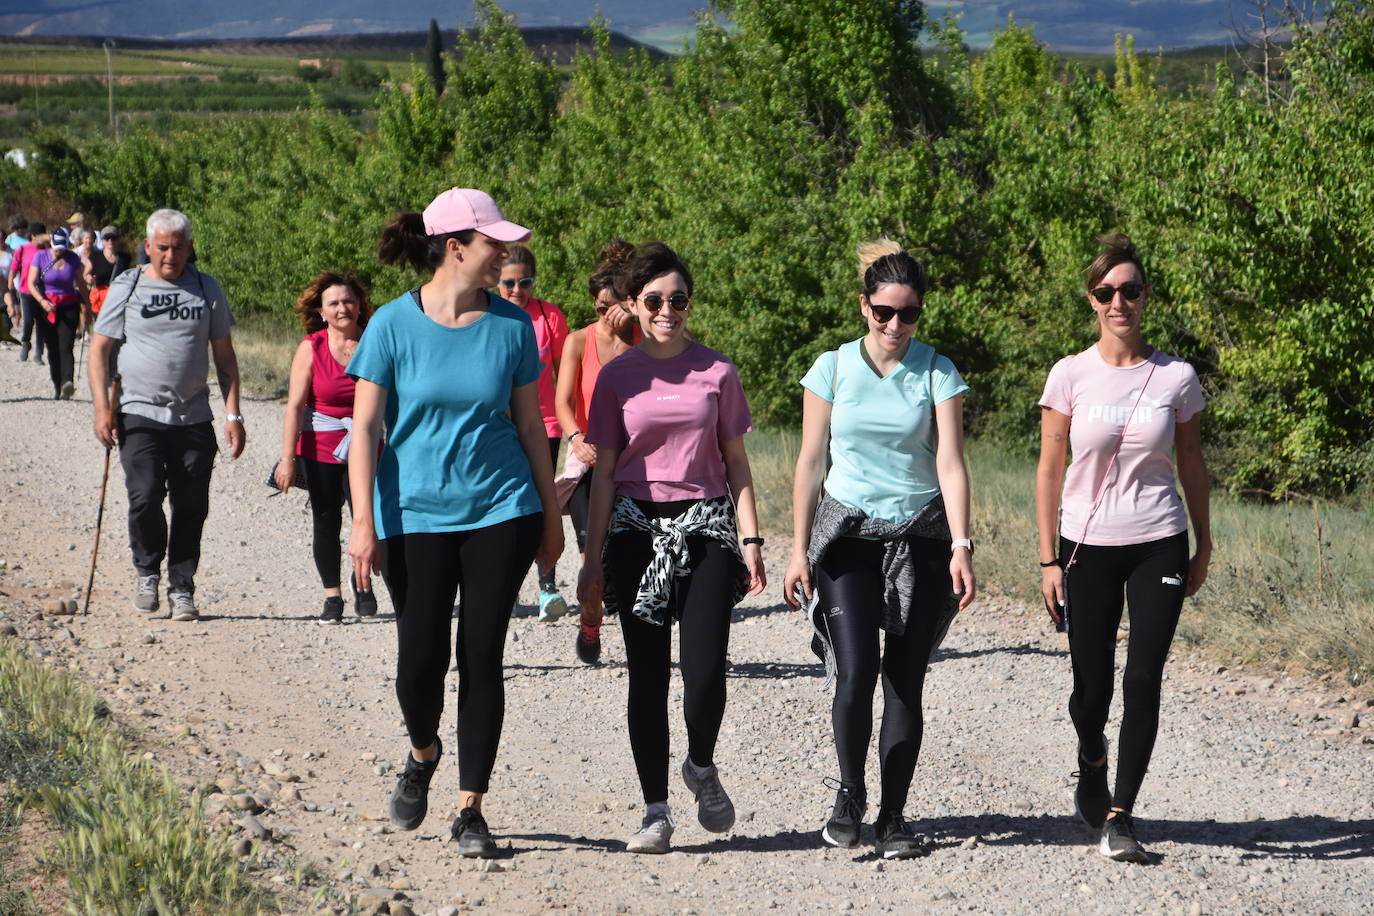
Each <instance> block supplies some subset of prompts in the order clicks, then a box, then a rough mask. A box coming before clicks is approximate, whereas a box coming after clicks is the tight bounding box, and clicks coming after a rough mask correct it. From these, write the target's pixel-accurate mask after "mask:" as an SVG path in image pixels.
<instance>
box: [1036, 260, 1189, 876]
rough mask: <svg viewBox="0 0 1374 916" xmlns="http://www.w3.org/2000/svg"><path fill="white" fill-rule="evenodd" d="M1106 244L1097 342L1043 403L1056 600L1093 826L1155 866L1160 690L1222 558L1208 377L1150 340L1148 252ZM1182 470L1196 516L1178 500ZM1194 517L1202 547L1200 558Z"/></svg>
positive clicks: (1051, 597) (1041, 498)
mask: <svg viewBox="0 0 1374 916" xmlns="http://www.w3.org/2000/svg"><path fill="white" fill-rule="evenodd" d="M1101 241H1102V245H1103V248H1102V253H1101V254H1100V255H1098V257H1097V260H1095V261H1093V263H1092V266H1091V267H1090V268H1089V270H1088V284H1087V290H1088V304H1089V306H1091V307H1092V309H1093V312H1094V313H1095V314H1096V316H1097V326H1098V339H1097V343H1095V344H1093V345H1092V346H1091V347H1089V348H1088V349H1086V350H1084V351H1083V352H1082V353H1078V354H1075V355H1073V356H1068V357H1065V358H1064V359H1061V360H1060V361H1059V362H1058V363H1056V364H1055V366H1054V368H1053V369H1051V370H1050V375H1049V379H1048V380H1047V381H1046V382H1045V393H1044V394H1043V395H1042V396H1041V398H1040V406H1041V408H1042V412H1041V440H1040V465H1039V468H1038V470H1037V472H1036V480H1035V505H1036V522H1037V525H1038V528H1039V532H1040V567H1041V570H1042V574H1043V576H1042V578H1043V581H1042V583H1041V593H1042V594H1043V596H1044V599H1045V608H1046V610H1048V611H1049V614H1050V616H1051V617H1052V618H1054V620H1055V622H1056V623H1057V624H1059V625H1061V626H1063V627H1064V628H1066V629H1067V630H1068V634H1069V656H1070V658H1071V660H1072V662H1073V693H1072V695H1071V696H1070V697H1069V715H1070V717H1071V718H1072V719H1073V724H1074V729H1075V730H1076V731H1077V733H1078V770H1077V772H1076V773H1075V775H1076V776H1077V777H1078V789H1077V792H1076V795H1075V807H1076V808H1077V811H1078V816H1079V817H1080V818H1081V819H1082V820H1083V821H1084V822H1085V823H1086V824H1087V825H1088V826H1089V827H1091V828H1093V829H1094V830H1098V831H1100V836H1099V838H1098V851H1099V852H1101V853H1102V855H1104V856H1106V857H1108V858H1110V859H1115V860H1117V861H1124V862H1148V861H1149V856H1148V855H1147V854H1146V852H1145V850H1144V848H1143V847H1142V846H1141V845H1140V842H1139V841H1138V840H1137V839H1136V836H1135V829H1134V824H1133V822H1132V820H1131V808H1132V806H1133V805H1134V804H1135V799H1136V794H1137V793H1138V792H1139V791H1140V784H1141V782H1142V781H1143V780H1144V778H1145V771H1146V769H1147V768H1148V766H1149V763H1150V754H1151V752H1152V751H1153V749H1154V743H1155V735H1156V733H1157V732H1158V730H1159V705H1160V682H1161V681H1162V679H1163V675H1164V662H1165V659H1166V658H1167V657H1168V654H1169V644H1170V643H1171V642H1172V641H1173V638H1174V630H1175V628H1176V627H1177V626H1178V618H1179V613H1180V611H1181V610H1182V609H1183V599H1184V598H1186V597H1188V596H1190V595H1192V594H1193V593H1194V592H1196V591H1197V590H1198V588H1199V587H1201V585H1202V583H1203V580H1205V579H1206V578H1207V564H1208V561H1209V559H1210V558H1211V554H1212V533H1211V528H1210V526H1209V523H1208V492H1207V468H1206V466H1205V465H1204V464H1203V460H1202V440H1201V435H1200V433H1199V418H1198V415H1199V413H1200V412H1201V411H1202V406H1203V400H1202V388H1201V386H1200V385H1199V384H1198V379H1197V373H1196V372H1194V371H1193V367H1192V366H1190V365H1188V363H1186V362H1185V361H1183V360H1181V359H1179V358H1178V357H1175V356H1169V355H1167V354H1165V353H1161V352H1160V351H1159V350H1157V349H1155V348H1154V347H1152V346H1150V345H1149V344H1147V343H1146V342H1145V340H1144V338H1143V336H1142V335H1141V331H1140V317H1141V313H1142V312H1143V311H1144V309H1145V306H1146V304H1147V303H1148V302H1149V298H1150V286H1149V284H1148V283H1147V282H1146V280H1145V268H1144V265H1143V264H1142V263H1141V259H1140V254H1139V253H1138V252H1137V251H1136V248H1135V246H1134V245H1133V244H1131V240H1130V239H1128V238H1127V237H1126V236H1124V235H1120V234H1117V235H1110V236H1105V237H1103V238H1102V240H1101ZM1070 448H1072V451H1073V461H1072V463H1071V464H1069V466H1068V469H1067V473H1066V471H1065V468H1064V459H1065V457H1066V455H1067V452H1068V450H1069V449H1070ZM1175 462H1177V467H1178V477H1177V481H1178V482H1179V483H1181V484H1182V485H1183V495H1184V497H1185V498H1186V500H1187V507H1186V509H1185V507H1184V504H1183V500H1181V499H1180V498H1179V495H1178V492H1177V490H1176V489H1175V477H1174V466H1175ZM1061 489H1062V499H1061ZM1190 518H1191V520H1192V523H1193V534H1194V536H1195V538H1196V540H1197V549H1196V552H1195V553H1194V554H1193V556H1192V558H1191V560H1190V559H1189V556H1188V521H1189V519H1190ZM1056 535H1057V536H1058V540H1057V541H1056ZM1123 598H1124V599H1127V600H1129V601H1130V605H1131V629H1130V635H1129V637H1128V638H1129V642H1128V644H1127V651H1126V670H1125V673H1124V675H1123V677H1122V688H1121V692H1122V699H1123V701H1124V704H1123V705H1124V708H1123V712H1122V717H1121V731H1120V735H1119V738H1118V742H1117V770H1116V786H1115V791H1113V792H1109V791H1108V789H1107V738H1106V735H1105V734H1104V733H1103V728H1104V727H1105V726H1106V724H1107V713H1108V709H1109V707H1110V706H1111V700H1112V688H1113V683H1114V681H1115V676H1116V672H1115V666H1116V633H1117V628H1118V627H1119V625H1120V623H1121V611H1122V607H1123Z"/></svg>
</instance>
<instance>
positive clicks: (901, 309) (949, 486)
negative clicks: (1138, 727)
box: [783, 239, 976, 859]
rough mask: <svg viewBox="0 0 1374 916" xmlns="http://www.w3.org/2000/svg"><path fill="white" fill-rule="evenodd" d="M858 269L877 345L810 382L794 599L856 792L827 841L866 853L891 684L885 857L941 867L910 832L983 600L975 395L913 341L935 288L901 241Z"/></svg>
mask: <svg viewBox="0 0 1374 916" xmlns="http://www.w3.org/2000/svg"><path fill="white" fill-rule="evenodd" d="M858 255H859V275H860V277H861V278H862V283H863V292H862V293H861V294H860V296H859V309H860V311H861V313H862V314H863V318H864V322H865V325H866V326H867V329H868V330H867V333H866V334H865V335H864V336H863V337H860V338H859V339H858V340H854V341H850V342H849V343H847V344H844V345H843V346H841V347H840V348H839V349H838V350H835V351H831V352H828V353H822V354H821V355H820V357H819V358H818V359H817V360H816V362H815V364H814V365H812V367H811V369H810V371H808V372H807V373H806V375H805V376H804V377H803V378H802V382H801V383H802V387H803V388H804V389H805V390H804V392H803V394H802V441H801V450H800V452H799V454H798V456H797V473H796V479H795V482H794V484H793V489H792V530H793V536H792V559H791V561H790V562H789V563H788V567H787V576H786V578H785V579H784V580H783V598H784V599H785V600H786V601H787V602H788V603H789V604H790V605H792V606H793V607H799V606H800V605H801V603H802V599H805V601H806V602H807V603H808V605H809V608H810V611H811V616H812V622H813V624H814V625H815V627H816V633H817V637H818V640H819V641H818V642H814V643H813V647H815V648H817V649H818V650H820V651H821V652H822V655H823V657H824V658H825V661H826V667H827V669H828V671H827V673H833V675H834V676H835V678H836V688H835V699H834V702H833V703H832V705H831V725H832V727H833V729H834V733H835V750H836V752H837V754H838V756H839V764H840V778H839V783H838V784H837V785H835V788H836V790H837V793H836V796H835V805H834V809H833V811H832V813H831V817H830V820H829V821H828V822H827V823H826V825H825V828H824V829H823V830H822V832H821V836H822V837H823V838H824V840H825V841H826V842H827V843H829V844H831V845H832V846H841V847H845V848H852V847H854V846H857V845H858V843H859V833H860V829H861V827H862V823H863V816H864V812H865V810H866V808H867V790H866V789H865V787H864V764H865V760H866V759H867V757H868V745H869V742H870V740H871V738H872V733H873V713H872V710H873V691H874V688H875V687H876V684H877V681H878V679H879V677H880V676H881V678H882V684H883V721H882V729H881V731H880V733H879V739H878V764H879V772H880V774H881V777H880V778H881V794H880V796H879V803H878V815H877V818H876V819H875V820H874V823H873V832H874V840H875V846H876V850H877V853H878V855H879V856H880V857H882V858H884V859H906V858H912V857H915V856H919V855H925V854H926V853H927V852H928V848H927V845H926V843H925V842H924V840H922V839H921V838H920V837H918V836H917V835H916V834H915V833H914V832H913V831H912V830H911V827H910V826H909V825H908V824H907V823H906V820H905V818H904V817H903V816H902V809H903V808H904V807H905V805H906V799H907V792H908V790H909V789H910V787H911V779H912V776H913V774H914V773H915V769H916V758H917V755H918V754H919V753H920V749H921V737H922V718H921V695H922V691H923V688H924V685H925V675H926V666H927V665H928V664H929V661H930V658H931V656H932V655H933V654H934V652H935V649H936V648H937V647H938V646H939V644H940V641H941V640H942V639H943V638H944V635H945V631H946V630H948V628H949V624H950V621H951V620H952V619H953V618H954V615H955V614H956V613H958V611H960V610H962V609H963V608H965V607H968V605H969V603H970V602H972V601H973V597H974V594H975V591H976V584H975V581H974V576H973V541H972V540H970V538H969V482H968V469H967V467H966V466H965V464H964V425H963V424H964V411H963V393H964V392H965V391H967V390H968V386H967V385H965V384H964V380H963V378H961V377H960V375H959V372H958V370H957V369H955V368H954V364H953V363H951V362H950V361H949V360H948V359H947V358H946V357H943V356H940V355H939V354H937V353H936V352H935V350H934V349H933V348H932V347H930V346H929V345H927V344H924V343H921V342H920V341H918V340H916V339H915V338H914V337H913V336H912V335H913V333H914V332H915V330H916V322H917V320H918V319H919V318H920V316H921V310H922V308H923V306H924V300H925V293H926V288H927V286H928V282H927V279H926V273H925V270H924V269H923V268H922V267H921V265H920V264H919V263H918V262H917V261H916V260H915V259H914V258H913V257H911V255H909V254H907V253H906V252H905V251H903V250H902V249H901V247H900V246H899V245H897V244H896V243H895V242H891V241H889V240H886V239H884V240H882V241H879V242H872V243H868V244H865V245H861V246H859V250H858ZM827 443H828V452H829V457H830V471H829V473H828V474H827V473H826V472H825V466H826V455H827ZM822 478H824V481H823V482H824V486H822ZM880 639H881V642H882V647H881V651H880V648H879V641H880Z"/></svg>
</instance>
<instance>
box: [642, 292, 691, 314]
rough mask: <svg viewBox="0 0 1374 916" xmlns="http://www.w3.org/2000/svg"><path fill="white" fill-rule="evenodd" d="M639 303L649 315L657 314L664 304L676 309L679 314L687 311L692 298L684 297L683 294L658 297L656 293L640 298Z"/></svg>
mask: <svg viewBox="0 0 1374 916" xmlns="http://www.w3.org/2000/svg"><path fill="white" fill-rule="evenodd" d="M639 301H640V302H642V303H644V307H645V308H646V309H648V310H649V312H650V313H651V314H654V315H657V314H658V310H659V309H661V308H663V303H665V302H666V303H668V304H669V305H671V306H672V307H673V308H675V309H677V310H678V311H679V312H685V311H687V309H688V308H690V307H691V305H692V298H691V297H690V296H687V295H684V294H683V293H673V294H672V295H671V296H668V297H667V298H664V297H663V296H660V295H659V294H658V293H650V294H649V295H647V296H640V297H639Z"/></svg>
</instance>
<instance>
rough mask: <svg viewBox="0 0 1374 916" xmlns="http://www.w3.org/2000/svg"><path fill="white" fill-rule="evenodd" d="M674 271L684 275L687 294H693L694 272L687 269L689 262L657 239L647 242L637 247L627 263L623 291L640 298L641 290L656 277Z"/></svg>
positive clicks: (628, 295)
mask: <svg viewBox="0 0 1374 916" xmlns="http://www.w3.org/2000/svg"><path fill="white" fill-rule="evenodd" d="M673 272H677V273H679V274H681V275H682V282H683V283H684V284H686V286H687V295H688V296H691V295H692V272H691V271H690V270H688V269H687V264H686V263H685V262H684V261H683V260H682V258H680V257H678V255H677V252H676V251H674V250H673V249H671V248H669V247H668V246H667V245H665V244H664V243H663V242H660V241H657V240H655V241H651V242H645V243H644V244H642V245H640V246H639V247H638V248H636V249H635V251H634V256H633V257H631V258H630V263H629V264H627V265H625V272H624V274H623V275H622V280H623V286H622V287H621V291H622V292H623V293H625V295H626V297H627V298H638V297H639V293H640V291H641V290H643V289H644V287H646V286H648V285H649V283H650V282H652V281H653V280H654V279H655V278H656V277H661V276H663V275H664V274H670V273H673Z"/></svg>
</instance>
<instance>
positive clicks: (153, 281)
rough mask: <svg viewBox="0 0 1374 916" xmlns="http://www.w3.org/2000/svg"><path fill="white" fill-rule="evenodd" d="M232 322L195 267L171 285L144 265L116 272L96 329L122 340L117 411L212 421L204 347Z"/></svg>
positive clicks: (212, 284) (210, 281)
mask: <svg viewBox="0 0 1374 916" xmlns="http://www.w3.org/2000/svg"><path fill="white" fill-rule="evenodd" d="M233 324H234V317H233V315H231V314H230V313H229V301H228V300H227V299H225V297H224V290H222V289H220V285H219V283H217V282H216V281H215V278H214V277H212V276H210V275H209V274H204V273H201V272H200V271H198V270H196V268H195V267H194V266H193V265H190V264H188V265H186V269H185V270H184V271H182V274H181V276H180V277H179V278H178V279H177V280H176V281H175V282H172V283H169V282H167V281H166V280H163V279H161V278H160V277H150V276H148V274H147V273H145V272H144V271H143V268H136V269H132V270H126V271H124V273H122V274H120V275H119V276H118V277H116V278H115V280H114V282H113V283H111V284H110V292H109V295H108V296H107V297H106V299H105V305H104V306H102V307H101V309H100V314H99V315H98V316H97V317H96V321H95V332H96V333H97V334H103V335H105V336H106V337H113V338H114V339H115V340H119V341H122V342H123V343H122V344H121V345H120V348H119V374H120V394H119V410H120V412H122V413H127V414H134V415H136V416H140V417H147V418H148V419H150V420H156V421H158V422H159V423H169V424H172V425H175V426H187V425H190V424H192V423H205V422H207V421H209V420H212V419H213V418H214V413H213V412H212V411H211V410H210V383H209V381H208V379H207V376H208V375H209V372H210V356H209V352H208V345H209V342H210V341H212V340H219V339H221V338H222V337H225V336H226V335H228V333H229V329H230V328H231V327H232V326H233Z"/></svg>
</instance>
